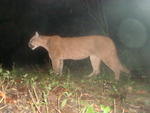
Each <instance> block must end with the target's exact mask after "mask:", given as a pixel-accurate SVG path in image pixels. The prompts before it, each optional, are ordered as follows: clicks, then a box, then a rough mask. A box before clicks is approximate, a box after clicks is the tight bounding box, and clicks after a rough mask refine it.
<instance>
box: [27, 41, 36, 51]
mask: <svg viewBox="0 0 150 113" xmlns="http://www.w3.org/2000/svg"><path fill="white" fill-rule="evenodd" d="M28 46H29V47H30V48H31V49H32V50H34V49H36V46H34V45H32V44H31V43H30V42H29V43H28Z"/></svg>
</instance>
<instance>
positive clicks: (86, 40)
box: [28, 32, 129, 80]
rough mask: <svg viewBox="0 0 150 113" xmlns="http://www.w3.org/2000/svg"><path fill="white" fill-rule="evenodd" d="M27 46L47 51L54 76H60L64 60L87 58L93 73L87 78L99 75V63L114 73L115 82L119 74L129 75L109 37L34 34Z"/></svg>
mask: <svg viewBox="0 0 150 113" xmlns="http://www.w3.org/2000/svg"><path fill="white" fill-rule="evenodd" d="M28 45H29V47H30V48H31V49H32V50H34V49H36V48H37V47H43V48H45V49H46V50H47V51H48V54H49V57H50V58H51V61H52V67H53V70H54V72H55V73H56V74H62V69H63V61H64V60H65V59H72V60H80V59H84V58H88V57H89V58H90V61H91V65H92V68H93V72H92V73H91V74H89V75H88V77H91V76H93V75H97V74H99V73H100V64H101V61H103V63H104V64H106V65H107V66H108V67H109V68H110V69H111V70H112V71H113V72H114V74H115V79H116V80H119V77H120V73H121V72H126V73H129V71H128V69H127V68H126V67H124V66H123V65H122V64H121V63H120V60H119V58H118V56H117V50H116V47H115V44H114V42H113V41H112V40H111V39H110V38H109V37H105V36H96V35H95V36H82V37H61V36H58V35H52V36H43V35H39V34H38V32H36V33H35V35H34V36H33V37H32V38H31V39H30V41H29V43H28Z"/></svg>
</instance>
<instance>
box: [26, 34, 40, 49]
mask: <svg viewBox="0 0 150 113" xmlns="http://www.w3.org/2000/svg"><path fill="white" fill-rule="evenodd" d="M40 42H41V38H40V36H39V33H38V32H35V35H34V36H33V37H32V38H31V39H30V41H29V43H28V46H29V47H30V48H31V49H32V50H34V49H36V48H37V47H39V46H41V44H40Z"/></svg>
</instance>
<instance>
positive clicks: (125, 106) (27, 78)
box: [0, 68, 150, 113]
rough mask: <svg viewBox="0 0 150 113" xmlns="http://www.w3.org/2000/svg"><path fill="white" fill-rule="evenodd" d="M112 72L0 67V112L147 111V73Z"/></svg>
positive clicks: (149, 84) (149, 107) (149, 97)
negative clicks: (116, 77) (93, 73)
mask: <svg viewBox="0 0 150 113" xmlns="http://www.w3.org/2000/svg"><path fill="white" fill-rule="evenodd" d="M80 71H81V70H80ZM112 75H113V73H112V72H107V71H106V72H105V71H102V74H100V75H98V76H95V77H92V78H86V77H85V76H86V74H85V76H84V75H83V74H81V72H77V73H75V74H70V73H69V72H68V73H67V74H64V75H63V76H58V75H54V74H53V73H51V72H47V71H43V70H41V69H39V68H33V69H32V68H30V69H18V68H17V69H14V70H12V71H6V70H2V69H0V113H150V76H148V75H146V76H144V75H141V76H140V77H133V76H132V75H129V76H126V74H122V76H121V79H120V81H118V82H117V81H115V80H114V76H112Z"/></svg>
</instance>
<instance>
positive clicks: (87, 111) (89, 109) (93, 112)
mask: <svg viewBox="0 0 150 113" xmlns="http://www.w3.org/2000/svg"><path fill="white" fill-rule="evenodd" d="M86 113H96V112H95V110H94V108H93V106H92V105H89V106H88V108H87V110H86Z"/></svg>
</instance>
